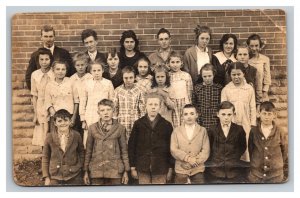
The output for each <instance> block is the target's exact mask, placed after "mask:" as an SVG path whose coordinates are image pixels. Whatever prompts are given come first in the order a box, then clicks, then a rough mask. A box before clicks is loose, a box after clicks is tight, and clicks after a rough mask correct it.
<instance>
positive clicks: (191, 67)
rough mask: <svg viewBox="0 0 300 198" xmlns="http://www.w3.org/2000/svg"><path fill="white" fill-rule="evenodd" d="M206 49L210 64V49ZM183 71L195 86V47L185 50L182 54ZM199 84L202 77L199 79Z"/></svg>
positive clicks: (197, 76)
mask: <svg viewBox="0 0 300 198" xmlns="http://www.w3.org/2000/svg"><path fill="white" fill-rule="evenodd" d="M207 49H208V52H207V53H208V56H209V60H210V62H211V58H212V51H211V49H210V48H207ZM183 70H184V71H186V72H188V73H189V74H190V75H191V77H192V79H193V83H194V84H196V82H197V81H198V78H199V73H198V66H197V51H196V46H192V47H190V48H189V49H187V50H186V51H185V53H184V56H183ZM199 80H200V81H198V82H201V80H202V77H200V78H199Z"/></svg>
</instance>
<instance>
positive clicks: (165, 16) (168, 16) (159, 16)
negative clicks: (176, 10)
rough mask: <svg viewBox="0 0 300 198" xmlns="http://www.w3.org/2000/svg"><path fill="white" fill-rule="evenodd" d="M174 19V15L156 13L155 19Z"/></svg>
mask: <svg viewBox="0 0 300 198" xmlns="http://www.w3.org/2000/svg"><path fill="white" fill-rule="evenodd" d="M170 17H173V14H172V13H156V14H155V18H157V19H161V18H170Z"/></svg>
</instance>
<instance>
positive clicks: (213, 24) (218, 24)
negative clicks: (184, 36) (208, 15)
mask: <svg viewBox="0 0 300 198" xmlns="http://www.w3.org/2000/svg"><path fill="white" fill-rule="evenodd" d="M207 26H208V27H210V28H211V29H213V28H214V27H225V24H224V23H207Z"/></svg>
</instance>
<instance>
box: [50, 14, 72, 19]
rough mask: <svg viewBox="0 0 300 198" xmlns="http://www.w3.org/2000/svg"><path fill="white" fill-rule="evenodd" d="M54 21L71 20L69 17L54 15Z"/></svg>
mask: <svg viewBox="0 0 300 198" xmlns="http://www.w3.org/2000/svg"><path fill="white" fill-rule="evenodd" d="M53 19H69V16H68V15H53Z"/></svg>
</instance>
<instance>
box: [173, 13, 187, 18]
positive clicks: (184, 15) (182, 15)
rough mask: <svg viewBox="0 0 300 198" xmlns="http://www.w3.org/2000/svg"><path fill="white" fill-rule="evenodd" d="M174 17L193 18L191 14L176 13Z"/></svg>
mask: <svg viewBox="0 0 300 198" xmlns="http://www.w3.org/2000/svg"><path fill="white" fill-rule="evenodd" d="M173 17H184V18H186V17H191V12H175V13H173Z"/></svg>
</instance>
